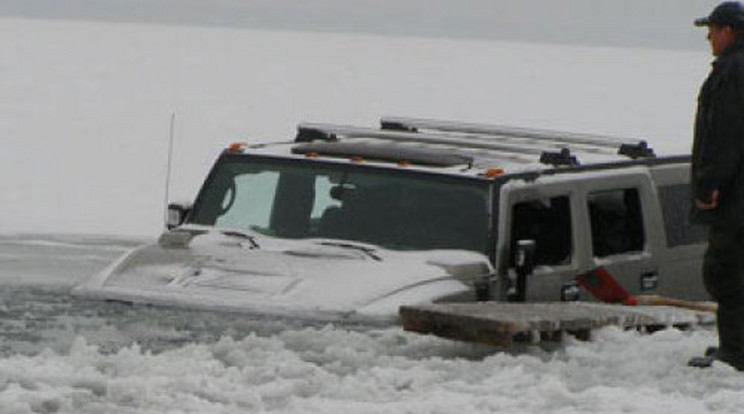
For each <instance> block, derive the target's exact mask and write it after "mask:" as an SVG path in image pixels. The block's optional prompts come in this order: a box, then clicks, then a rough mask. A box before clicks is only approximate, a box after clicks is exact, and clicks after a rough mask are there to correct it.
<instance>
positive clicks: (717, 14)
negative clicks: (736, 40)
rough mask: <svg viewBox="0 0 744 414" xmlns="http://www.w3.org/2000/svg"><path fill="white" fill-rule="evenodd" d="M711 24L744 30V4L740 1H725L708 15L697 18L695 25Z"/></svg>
mask: <svg viewBox="0 0 744 414" xmlns="http://www.w3.org/2000/svg"><path fill="white" fill-rule="evenodd" d="M711 25H713V26H731V28H732V29H741V30H744V5H742V4H741V3H739V2H738V1H724V2H723V3H721V4H719V5H718V6H716V8H715V9H713V11H712V12H711V13H710V14H709V15H708V16H706V17H701V18H699V19H695V26H711Z"/></svg>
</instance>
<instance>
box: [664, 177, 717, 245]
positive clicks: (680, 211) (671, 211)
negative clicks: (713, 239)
mask: <svg viewBox="0 0 744 414" xmlns="http://www.w3.org/2000/svg"><path fill="white" fill-rule="evenodd" d="M658 193H659V202H660V203H661V211H662V213H663V214H664V228H665V230H666V238H667V246H669V247H674V246H681V245H686V244H695V243H702V242H704V241H705V238H706V234H707V232H706V231H705V226H700V225H693V224H690V220H689V214H690V208H691V207H692V205H691V201H690V200H691V196H690V186H689V185H688V184H677V185H668V186H664V187H659V188H658Z"/></svg>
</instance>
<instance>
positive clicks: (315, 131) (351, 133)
mask: <svg viewBox="0 0 744 414" xmlns="http://www.w3.org/2000/svg"><path fill="white" fill-rule="evenodd" d="M308 137H312V139H322V140H326V141H335V140H336V139H338V137H345V138H347V139H353V138H374V139H380V140H388V141H396V142H411V143H422V144H438V145H452V146H457V147H460V148H471V149H483V150H496V151H503V152H510V153H516V154H534V155H538V156H539V155H541V154H542V153H543V152H544V151H545V150H546V148H545V147H544V146H535V145H521V144H509V143H501V142H495V141H493V140H488V139H472V137H457V136H451V135H443V134H427V133H416V132H406V131H398V130H380V129H374V128H360V127H353V126H342V125H330V124H311V123H304V124H300V125H299V126H298V132H297V138H296V139H295V142H309V141H310V140H311V139H308ZM549 149H554V150H555V149H558V150H560V149H561V146H560V145H552V146H549Z"/></svg>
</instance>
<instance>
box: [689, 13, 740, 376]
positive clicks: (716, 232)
mask: <svg viewBox="0 0 744 414" xmlns="http://www.w3.org/2000/svg"><path fill="white" fill-rule="evenodd" d="M695 25H696V26H705V27H707V29H708V41H709V42H710V46H711V51H712V53H713V56H715V57H716V59H715V61H714V62H713V68H712V70H711V72H710V74H709V75H708V78H707V79H706V80H705V82H704V83H703V86H702V88H701V89H700V94H699V96H698V108H697V115H696V119H695V132H694V142H693V147H692V175H691V183H690V184H691V189H692V196H693V199H694V200H693V203H694V207H693V209H692V210H693V211H692V215H691V219H692V221H693V222H694V223H698V224H705V225H707V226H709V234H708V249H707V251H706V252H705V258H704V261H703V279H704V282H705V287H706V289H707V290H708V292H709V293H710V295H711V296H712V297H713V298H714V299H715V300H716V301H717V302H718V314H717V326H718V337H719V347H718V349H717V350H715V351H714V350H713V349H711V350H710V352H706V354H707V356H706V357H697V358H693V359H692V360H690V365H691V366H697V367H708V366H710V365H712V363H713V361H714V360H716V359H717V360H720V361H723V362H725V363H727V364H729V365H731V366H733V367H734V368H736V369H737V370H740V371H741V370H744V5H742V4H741V3H739V2H735V1H728V2H723V3H721V4H719V5H718V6H717V7H716V8H715V9H713V12H711V14H710V15H709V16H707V17H703V18H700V19H697V20H695Z"/></svg>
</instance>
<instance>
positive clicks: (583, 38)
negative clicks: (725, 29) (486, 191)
mask: <svg viewBox="0 0 744 414" xmlns="http://www.w3.org/2000/svg"><path fill="white" fill-rule="evenodd" d="M717 3H718V1H712V0H64V1H61V0H2V1H0V16H8V17H33V18H72V19H94V20H114V21H135V22H151V23H167V24H187V25H210V26H211V25H214V26H235V27H246V28H259V29H278V30H309V31H332V32H351V33H375V34H383V35H396V36H399V35H411V36H425V37H453V38H476V39H479V38H480V39H491V40H517V41H530V42H540V43H546V42H556V43H578V44H592V45H610V46H630V47H652V48H664V49H688V50H695V49H698V50H699V49H704V48H706V47H707V46H706V44H705V40H704V37H705V34H704V32H703V30H701V29H696V28H694V27H693V26H692V20H693V19H694V18H696V17H700V16H702V15H706V14H708V13H709V12H710V10H711V9H712V7H714V6H715V4H717Z"/></svg>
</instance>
